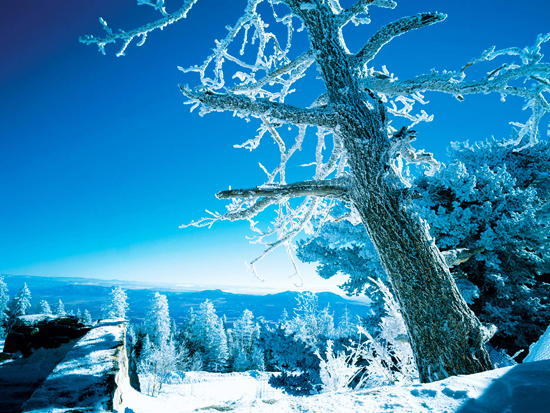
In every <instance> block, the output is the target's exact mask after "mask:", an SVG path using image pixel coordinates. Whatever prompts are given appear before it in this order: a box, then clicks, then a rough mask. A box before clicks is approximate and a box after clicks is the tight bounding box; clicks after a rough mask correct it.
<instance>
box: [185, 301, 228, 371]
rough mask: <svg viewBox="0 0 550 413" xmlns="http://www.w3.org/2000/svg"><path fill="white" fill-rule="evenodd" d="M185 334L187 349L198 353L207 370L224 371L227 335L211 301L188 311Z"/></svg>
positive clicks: (226, 357) (226, 358)
mask: <svg viewBox="0 0 550 413" xmlns="http://www.w3.org/2000/svg"><path fill="white" fill-rule="evenodd" d="M186 334H187V338H188V341H189V345H188V348H189V350H190V351H191V353H192V354H197V353H198V354H200V359H201V361H202V362H203V365H204V368H205V369H206V370H207V371H225V369H226V368H227V365H228V361H229V349H228V346H227V335H226V332H225V329H224V327H223V323H222V320H221V319H220V318H219V317H218V315H217V314H216V310H215V308H214V304H213V303H212V302H211V301H209V300H206V301H205V302H203V303H202V304H201V305H200V307H199V310H198V311H197V312H194V311H190V312H189V320H188V322H187V325H186ZM197 362H198V360H197Z"/></svg>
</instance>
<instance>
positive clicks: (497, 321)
mask: <svg viewBox="0 0 550 413" xmlns="http://www.w3.org/2000/svg"><path fill="white" fill-rule="evenodd" d="M448 155H449V159H450V163H449V165H443V166H442V167H441V168H440V169H439V170H438V172H437V173H435V174H434V175H433V176H420V177H419V178H418V179H417V180H416V181H415V185H414V187H413V188H414V190H415V191H416V192H417V194H418V196H417V198H418V200H417V201H416V202H417V204H418V206H419V213H420V215H421V217H422V218H423V219H425V220H426V221H427V222H428V224H429V226H430V232H431V234H432V236H433V237H434V238H435V241H436V245H437V246H438V248H439V249H440V250H441V251H442V253H443V255H444V256H445V258H446V260H447V262H448V263H449V264H450V265H451V273H452V275H453V276H454V277H455V280H456V283H457V286H458V287H459V289H460V292H461V293H462V295H463V297H464V298H465V300H466V301H467V302H468V304H470V307H471V308H472V309H473V310H474V312H475V313H476V314H477V315H478V316H479V317H480V319H481V321H483V322H487V323H491V324H494V325H496V327H497V333H496V335H495V336H494V337H493V339H492V341H491V343H492V344H493V345H496V346H498V347H500V348H504V349H506V350H507V351H508V352H509V353H510V354H513V353H515V352H516V351H518V350H520V349H521V348H523V349H525V348H527V346H528V345H529V343H532V342H533V341H534V340H535V339H536V338H537V337H538V336H540V334H541V333H542V331H543V330H544V328H545V326H547V325H548V324H549V323H550V302H549V298H548V297H549V296H550V294H549V286H548V281H549V280H550V278H549V277H550V275H549V274H550V252H549V251H550V249H549V243H550V236H549V234H548V227H547V222H548V217H549V208H550V189H549V188H550V176H549V175H548V172H547V171H548V170H549V169H550V145H549V144H548V142H539V143H538V144H536V145H535V146H533V147H530V148H525V149H523V150H522V151H515V150H514V147H513V146H511V145H510V144H509V142H508V141H507V140H500V141H497V140H494V139H492V140H489V141H487V142H478V143H476V144H475V145H470V144H468V143H458V142H455V143H452V145H451V147H450V148H449V150H448ZM373 251H374V247H373V246H372V244H371V243H370V240H369V239H368V235H367V233H366V232H365V231H364V230H363V229H362V228H361V227H360V226H355V227H353V226H352V225H351V224H349V223H343V222H338V223H333V224H330V225H325V226H324V227H323V228H322V229H321V230H320V231H319V234H318V236H317V237H315V238H314V239H310V240H306V241H303V242H301V243H300V248H299V250H298V256H299V257H300V258H301V259H303V260H305V261H308V262H318V269H317V271H318V273H319V274H320V275H321V276H323V277H324V278H329V277H331V276H333V275H335V274H336V273H338V272H342V273H344V274H348V275H350V279H349V280H348V281H347V282H346V283H345V284H344V285H343V286H342V288H344V289H345V290H347V291H348V293H358V292H361V291H363V290H364V289H365V290H366V291H367V294H368V295H369V296H370V297H375V298H376V297H380V294H379V293H377V291H378V292H379V291H380V290H379V289H375V290H374V291H373V292H371V290H372V288H371V286H372V282H371V281H370V280H369V277H372V278H373V279H376V278H377V277H378V276H380V277H381V278H383V274H382V273H381V272H380V270H379V269H378V268H379V267H377V265H376V264H377V260H376V257H374V256H373V254H372V253H373ZM381 302H382V303H383V300H381ZM376 313H377V315H378V317H377V318H378V319H379V320H380V319H381V317H383V316H384V311H380V310H378V311H377V312H376ZM527 319H528V320H530V322H529V323H525V322H524V320H527ZM378 322H379V321H378Z"/></svg>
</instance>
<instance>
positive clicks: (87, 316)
mask: <svg viewBox="0 0 550 413" xmlns="http://www.w3.org/2000/svg"><path fill="white" fill-rule="evenodd" d="M92 323H93V321H92V316H91V315H90V312H89V311H88V310H84V314H83V315H82V324H84V325H86V326H91V325H92Z"/></svg>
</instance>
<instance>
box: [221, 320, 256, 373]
mask: <svg viewBox="0 0 550 413" xmlns="http://www.w3.org/2000/svg"><path fill="white" fill-rule="evenodd" d="M259 336H260V326H259V324H258V323H256V322H255V321H254V315H253V314H252V312H251V311H250V310H244V312H243V315H242V316H241V317H240V318H239V319H238V320H237V321H235V323H234V324H233V329H232V330H230V332H229V334H228V340H229V342H230V345H229V347H230V350H231V351H230V353H231V357H230V359H231V367H232V370H233V371H246V370H263V369H264V368H265V363H264V361H263V352H262V350H261V349H260V348H259V347H258V345H257V341H258V338H259Z"/></svg>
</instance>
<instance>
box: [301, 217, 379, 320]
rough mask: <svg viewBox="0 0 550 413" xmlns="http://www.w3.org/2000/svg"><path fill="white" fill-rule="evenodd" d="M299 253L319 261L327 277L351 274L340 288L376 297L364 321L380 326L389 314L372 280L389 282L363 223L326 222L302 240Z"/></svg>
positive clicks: (319, 265) (313, 261) (309, 260)
mask: <svg viewBox="0 0 550 413" xmlns="http://www.w3.org/2000/svg"><path fill="white" fill-rule="evenodd" d="M316 224H317V222H314V225H316ZM297 256H298V258H299V259H300V260H301V261H303V262H308V263H317V274H319V275H320V276H321V277H323V278H325V279H328V278H331V277H333V276H335V275H336V274H339V273H341V274H345V275H349V278H348V280H347V281H346V282H345V283H344V284H342V285H341V286H340V288H342V289H343V290H344V291H346V293H347V294H349V295H361V294H365V295H367V296H368V297H369V298H370V299H371V300H372V303H371V314H369V315H368V316H367V317H365V320H364V322H365V323H366V326H368V329H369V330H376V329H377V326H378V324H379V323H380V319H381V317H382V316H383V315H384V314H385V310H384V299H383V296H382V294H381V293H380V289H379V288H378V287H377V286H376V285H375V284H373V282H372V281H371V280H372V279H380V280H383V281H384V282H385V283H386V284H387V285H389V281H388V279H387V276H386V274H385V272H384V270H383V269H382V266H381V264H380V259H379V258H378V254H377V253H376V251H375V249H374V246H373V245H372V242H371V240H370V239H369V237H368V236H367V234H366V231H365V228H364V227H363V226H362V225H353V224H352V223H351V222H350V221H348V220H337V221H333V222H330V223H326V224H325V225H323V226H322V227H318V231H317V232H316V233H315V235H314V236H312V237H311V238H308V239H306V240H301V241H299V242H298V249H297Z"/></svg>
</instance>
